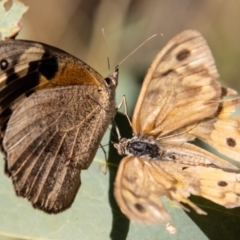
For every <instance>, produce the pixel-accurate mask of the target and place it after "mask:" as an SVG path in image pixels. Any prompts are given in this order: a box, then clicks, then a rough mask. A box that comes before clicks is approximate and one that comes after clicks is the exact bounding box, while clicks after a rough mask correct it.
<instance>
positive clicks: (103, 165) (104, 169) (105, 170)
mask: <svg viewBox="0 0 240 240" xmlns="http://www.w3.org/2000/svg"><path fill="white" fill-rule="evenodd" d="M100 147H101V148H102V150H103V153H104V156H105V162H104V164H101V165H100V171H101V172H102V173H103V174H106V173H107V169H108V163H107V152H106V150H105V148H104V147H103V145H102V144H101V143H100Z"/></svg>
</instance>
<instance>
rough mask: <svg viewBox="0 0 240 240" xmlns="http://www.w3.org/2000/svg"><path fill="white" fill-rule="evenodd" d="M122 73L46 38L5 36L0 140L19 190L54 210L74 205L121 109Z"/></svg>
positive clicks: (0, 55)
mask: <svg viewBox="0 0 240 240" xmlns="http://www.w3.org/2000/svg"><path fill="white" fill-rule="evenodd" d="M117 75H118V72H117V70H116V71H115V72H114V74H113V75H111V76H109V79H108V80H110V81H108V80H105V79H104V78H103V77H102V76H101V75H99V74H98V73H97V72H96V71H95V70H94V69H92V68H91V67H90V66H88V65H87V64H85V63H84V62H82V61H81V60H79V59H77V58H75V57H73V56H71V55H70V54H68V53H66V52H64V51H62V50H60V49H57V48H54V47H51V46H48V45H45V44H41V43H36V42H30V41H21V40H7V41H2V42H0V125H1V142H2V150H3V153H4V155H5V159H6V172H7V173H8V175H9V176H10V177H11V178H12V180H13V184H14V188H15V191H16V193H17V195H19V196H22V197H26V198H27V199H28V200H29V201H31V202H32V204H33V206H34V207H36V208H39V209H41V210H44V211H45V212H48V213H58V212H60V211H63V210H65V209H66V208H68V207H70V206H71V204H72V202H73V200H74V198H75V195H76V193H77V191H78V188H79V186H80V184H81V181H80V172H81V170H82V169H86V168H88V166H89V165H90V164H91V162H92V160H93V158H94V156H95V153H96V151H97V148H98V145H99V143H100V140H101V138H102V136H103V134H104V132H105V130H106V128H107V126H108V124H109V123H110V121H111V119H112V117H113V116H114V114H115V101H114V99H115V87H116V85H117Z"/></svg>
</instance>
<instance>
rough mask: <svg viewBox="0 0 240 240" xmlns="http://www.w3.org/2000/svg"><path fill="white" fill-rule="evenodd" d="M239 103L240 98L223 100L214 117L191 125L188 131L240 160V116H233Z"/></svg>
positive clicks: (225, 153)
mask: <svg viewBox="0 0 240 240" xmlns="http://www.w3.org/2000/svg"><path fill="white" fill-rule="evenodd" d="M239 105H240V98H233V99H228V100H225V101H222V102H221V103H219V110H218V112H217V114H216V115H215V117H214V118H212V119H206V120H205V121H202V122H201V123H199V124H197V125H195V126H189V127H188V128H187V130H186V131H187V132H188V134H192V135H193V136H194V137H197V138H200V139H202V140H203V141H204V142H206V143H208V144H209V145H211V146H212V147H214V148H215V149H216V150H218V151H219V152H220V153H222V154H224V155H226V156H228V157H230V158H232V159H234V160H236V161H240V117H232V113H233V112H234V111H235V107H237V106H239Z"/></svg>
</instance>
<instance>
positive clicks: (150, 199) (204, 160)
mask: <svg viewBox="0 0 240 240" xmlns="http://www.w3.org/2000/svg"><path fill="white" fill-rule="evenodd" d="M217 77H218V72H217V69H216V66H215V63H214V59H213V57H212V54H211V51H210V49H209V47H208V45H207V43H206V41H205V40H204V38H203V37H202V36H201V34H200V33H198V32H196V31H192V30H187V31H184V32H182V33H180V34H179V35H177V36H176V37H174V38H173V39H172V40H170V42H169V43H167V45H166V46H165V47H164V48H163V50H161V51H160V53H159V54H158V55H157V57H156V58H155V60H154V61H153V63H152V65H151V66H150V69H149V71H148V73H147V75H146V78H145V80H144V83H143V86H142V89H141V92H140V95H139V98H138V101H137V104H136V107H135V110H134V115H133V122H132V127H133V132H134V135H135V136H134V137H133V138H132V139H129V140H127V139H121V141H120V142H119V143H118V144H114V146H115V147H116V149H117V150H118V152H119V153H120V154H125V155H129V156H127V157H125V158H124V159H123V160H122V161H121V163H120V166H119V170H118V173H117V177H116V181H115V196H116V200H117V202H118V204H119V206H120V208H121V210H122V211H123V212H124V213H125V214H126V215H127V216H128V217H129V218H130V219H131V220H134V221H137V222H139V223H143V224H154V223H157V222H161V221H168V220H169V218H170V216H169V214H168V212H167V211H166V210H165V208H164V207H163V204H162V201H161V199H160V198H161V197H162V196H167V197H168V198H170V199H171V200H173V201H174V202H176V203H177V204H179V205H180V206H182V205H181V204H180V202H182V203H186V204H188V205H189V206H191V207H192V208H193V209H194V210H195V211H196V212H197V213H199V214H206V213H205V212H204V211H202V210H201V209H200V208H199V207H198V206H196V205H195V204H194V203H192V202H191V201H190V200H189V199H188V197H189V196H190V195H191V194H192V195H197V196H201V197H204V198H206V199H209V200H211V201H213V202H215V203H217V204H220V205H222V206H224V207H226V208H234V207H239V206H240V197H239V196H240V170H239V169H238V168H237V167H235V166H234V165H233V164H231V163H229V162H227V161H225V160H223V159H221V158H219V157H217V156H215V155H214V154H211V153H209V152H207V151H205V150H204V149H201V148H199V147H197V146H195V145H193V144H191V143H188V142H190V141H193V140H194V139H195V138H199V139H201V140H203V141H205V142H206V143H208V144H210V145H212V146H213V147H214V148H216V149H217V150H218V151H219V152H221V153H223V154H225V155H226V156H229V157H231V158H233V159H235V160H237V161H240V160H239V159H240V147H239V142H240V118H239V117H236V118H233V117H232V113H233V112H234V111H235V107H236V106H238V105H239V104H240V98H239V97H236V96H235V95H236V94H237V93H236V91H234V90H232V89H227V88H223V87H221V85H220V83H219V82H217V81H216V78H217ZM225 96H228V98H225ZM156 149H157V150H156Z"/></svg>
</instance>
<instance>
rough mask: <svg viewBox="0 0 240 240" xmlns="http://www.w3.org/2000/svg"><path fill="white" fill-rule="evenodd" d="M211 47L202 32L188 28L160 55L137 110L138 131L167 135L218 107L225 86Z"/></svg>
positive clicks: (202, 117)
mask: <svg viewBox="0 0 240 240" xmlns="http://www.w3.org/2000/svg"><path fill="white" fill-rule="evenodd" d="M217 77H218V72H217V69H216V67H215V63H214V59H213V57H212V54H211V51H210V49H209V47H208V45H207V43H206V41H205V40H204V38H203V37H202V36H201V34H200V33H198V32H196V31H193V30H187V31H184V32H182V33H180V34H179V35H178V36H176V37H175V38H173V39H172V40H171V41H170V42H169V43H167V45H166V46H165V47H164V48H163V50H162V51H160V53H159V54H158V55H157V57H156V58H155V60H154V61H153V63H152V64H151V67H150V68H149V70H148V73H147V75H146V77H145V79H144V83H143V86H142V89H141V92H140V95H139V98H138V101H137V104H136V108H135V110H134V114H133V120H132V121H133V122H132V124H133V132H134V134H135V135H139V134H140V135H141V134H148V135H154V136H163V135H166V134H169V133H170V132H172V131H174V130H176V129H179V128H181V127H184V126H186V125H188V124H190V123H192V122H197V121H200V120H202V119H204V118H206V117H209V116H212V115H213V114H214V113H215V112H216V111H217V109H218V101H219V99H220V97H221V94H222V93H221V86H220V84H219V83H218V82H217V81H216V78H217Z"/></svg>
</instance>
